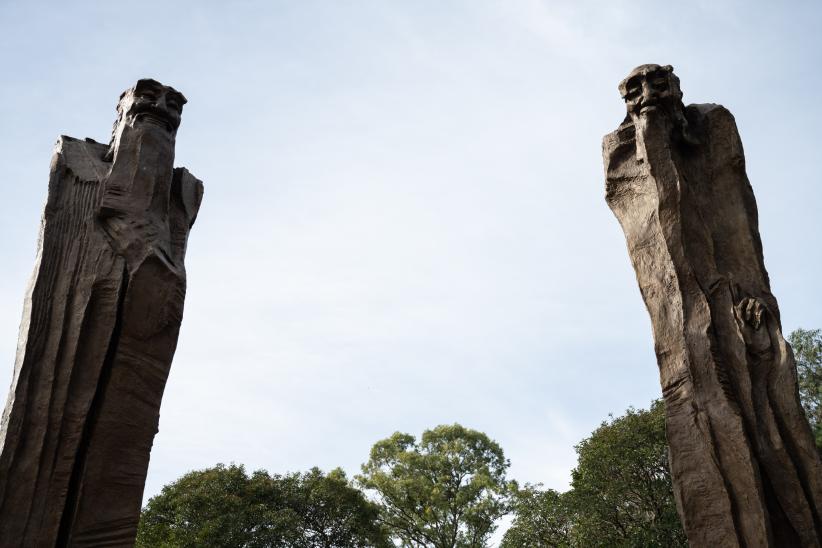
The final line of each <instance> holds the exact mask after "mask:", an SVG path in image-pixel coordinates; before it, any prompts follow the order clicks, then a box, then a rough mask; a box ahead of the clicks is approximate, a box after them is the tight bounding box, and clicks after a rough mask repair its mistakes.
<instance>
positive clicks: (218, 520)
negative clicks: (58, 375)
mask: <svg viewBox="0 0 822 548" xmlns="http://www.w3.org/2000/svg"><path fill="white" fill-rule="evenodd" d="M377 518H378V509H377V507H376V506H375V505H374V504H372V503H370V502H368V501H367V500H366V499H365V497H364V496H363V495H362V493H360V492H359V491H358V490H357V489H355V488H353V487H351V486H350V485H349V482H348V480H347V478H346V477H345V473H344V472H343V471H342V470H333V471H332V472H330V473H329V474H328V475H325V474H323V473H322V472H321V471H320V470H318V469H317V468H312V469H311V470H310V471H308V472H306V473H303V474H300V473H294V474H286V475H284V476H280V475H274V476H269V474H268V473H267V472H266V471H264V470H258V471H256V472H254V473H253V474H252V475H251V476H248V475H247V474H246V472H245V469H244V468H243V467H242V466H236V465H233V464H232V465H230V466H225V465H222V464H218V465H217V466H215V467H214V468H208V469H206V470H199V471H195V472H190V473H188V474H186V475H184V476H183V477H181V478H180V479H178V480H177V481H175V482H174V483H172V484H170V485H167V486H165V487H164V488H163V490H162V492H161V493H160V494H159V495H157V496H156V497H153V498H152V499H151V500H150V501H149V503H148V505H146V507H145V508H144V509H143V513H142V516H141V520H140V526H139V529H138V534H137V544H136V546H137V547H138V548H149V547H151V548H171V547H174V548H188V547H191V548H194V547H202V546H209V547H215V548H241V547H242V548H263V547H265V548H352V547H360V548H365V547H374V548H387V547H389V546H391V545H390V544H389V542H388V538H387V536H386V534H385V532H384V530H383V529H382V527H381V526H380V525H379V523H378V519H377Z"/></svg>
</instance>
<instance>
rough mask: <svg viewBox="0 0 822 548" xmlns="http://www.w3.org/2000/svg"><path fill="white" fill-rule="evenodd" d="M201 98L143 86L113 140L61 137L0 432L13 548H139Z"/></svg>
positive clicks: (174, 331)
mask: <svg viewBox="0 0 822 548" xmlns="http://www.w3.org/2000/svg"><path fill="white" fill-rule="evenodd" d="M185 102H186V100H185V98H184V97H183V95H182V94H181V93H179V92H178V91H176V90H174V89H173V88H170V87H167V86H163V85H162V84H160V83H159V82H156V81H154V80H140V81H138V82H137V85H136V86H134V87H133V88H131V89H129V90H127V91H126V92H124V93H123V94H122V95H121V97H120V102H119V104H118V106H117V111H118V114H119V116H118V120H117V122H116V124H115V126H114V132H113V135H112V139H111V143H110V145H108V146H107V145H104V144H100V143H97V142H95V141H93V140H91V139H86V140H85V141H80V140H77V139H73V138H71V137H65V136H63V137H60V139H59V141H58V142H57V145H56V150H55V153H54V157H53V158H52V162H51V175H50V179H49V190H48V200H47V202H46V207H45V212H44V214H43V222H42V227H41V234H40V242H39V249H38V253H37V263H36V266H35V270H34V275H33V277H32V280H31V284H30V287H29V290H28V294H27V296H26V300H25V307H24V313H23V321H22V324H21V327H20V339H19V342H18V350H17V359H16V362H15V368H14V379H13V381H12V387H11V393H10V395H9V399H8V402H7V404H6V408H5V411H4V413H3V419H2V427H1V428H0V546H3V547H11V546H131V545H132V544H133V543H134V538H135V535H136V530H137V522H138V520H139V517H140V506H141V503H142V496H143V488H144V483H145V478H146V472H147V470H148V461H149V453H150V451H151V445H152V442H153V439H154V435H155V434H156V432H157V426H158V421H159V411H160V400H161V398H162V395H163V389H164V387H165V384H166V379H167V378H168V373H169V368H170V366H171V360H172V357H173V355H174V350H175V347H176V344H177V335H178V333H179V329H180V322H181V321H182V315H183V300H184V297H185V286H186V273H185V267H184V264H183V259H184V256H185V250H186V241H187V238H188V233H189V229H190V228H191V225H192V224H193V223H194V219H195V217H196V216H197V211H198V209H199V206H200V201H201V199H202V194H203V185H202V182H200V181H199V180H197V179H196V178H194V177H193V176H192V175H191V174H190V173H189V172H188V171H186V169H185V168H174V167H173V166H174V142H175V137H176V133H177V128H178V126H179V125H180V116H181V114H182V110H183V104H185Z"/></svg>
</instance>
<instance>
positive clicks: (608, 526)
mask: <svg viewBox="0 0 822 548" xmlns="http://www.w3.org/2000/svg"><path fill="white" fill-rule="evenodd" d="M576 450H577V454H578V456H579V458H578V462H577V467H576V468H575V469H574V471H573V472H572V481H571V486H572V488H573V498H574V501H575V502H574V504H575V507H576V508H577V510H578V513H577V524H576V527H575V537H576V539H577V542H578V543H580V544H581V545H585V546H593V545H609V546H686V540H685V534H684V532H683V530H682V526H681V524H680V522H679V517H678V515H677V512H676V504H675V502H674V496H673V487H672V484H671V476H670V472H669V468H668V446H667V444H666V440H665V407H664V404H663V403H662V401H660V400H657V401H655V402H654V403H653V404H652V405H651V409H650V410H647V411H646V410H639V411H637V410H635V409H628V411H627V412H626V413H625V415H623V416H622V417H619V418H616V419H612V420H611V421H610V422H603V423H602V425H601V426H600V427H599V428H598V429H596V430H595V431H594V432H593V433H592V434H591V437H590V438H588V439H585V440H583V441H582V442H580V444H579V445H577V446H576Z"/></svg>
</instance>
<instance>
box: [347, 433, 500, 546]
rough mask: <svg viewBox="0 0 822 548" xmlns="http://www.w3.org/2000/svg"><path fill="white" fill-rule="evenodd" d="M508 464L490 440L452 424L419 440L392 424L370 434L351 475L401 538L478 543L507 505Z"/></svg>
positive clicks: (410, 542) (404, 541) (416, 542)
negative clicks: (374, 438) (390, 430)
mask: <svg viewBox="0 0 822 548" xmlns="http://www.w3.org/2000/svg"><path fill="white" fill-rule="evenodd" d="M508 466H509V462H508V461H507V460H506V459H505V455H504V454H503V451H502V449H501V448H500V446H499V445H497V443H496V442H494V441H493V440H491V439H490V438H489V437H488V436H486V435H485V434H483V433H482V432H477V431H475V430H470V429H468V428H464V427H462V426H460V425H458V424H454V425H449V426H438V427H436V428H434V429H433V430H426V431H425V432H424V433H423V435H422V439H421V440H420V442H419V443H417V441H416V439H415V438H414V437H413V436H411V435H409V434H402V433H399V432H397V433H395V434H394V435H393V436H391V437H390V438H387V439H384V440H382V441H379V442H377V443H376V444H375V445H374V447H373V448H372V449H371V456H370V459H369V460H368V462H367V463H366V464H364V465H363V466H362V471H363V473H362V475H360V476H357V481H358V482H359V484H360V485H361V486H362V487H364V488H365V489H368V490H371V491H372V492H374V493H375V494H376V496H377V499H378V500H379V503H380V505H381V508H382V510H381V516H382V520H383V522H384V523H385V525H386V526H387V527H388V528H389V529H390V531H391V533H392V536H393V537H394V539H395V540H396V541H398V542H399V543H400V545H401V546H403V547H406V548H418V547H424V548H482V547H484V546H486V543H487V541H488V537H489V536H490V535H491V534H492V533H493V531H494V529H495V522H496V520H497V519H498V518H500V517H502V516H503V515H504V514H505V513H506V512H507V510H508V498H509V489H510V487H509V484H508V483H507V482H506V477H505V475H506V472H507V470H508Z"/></svg>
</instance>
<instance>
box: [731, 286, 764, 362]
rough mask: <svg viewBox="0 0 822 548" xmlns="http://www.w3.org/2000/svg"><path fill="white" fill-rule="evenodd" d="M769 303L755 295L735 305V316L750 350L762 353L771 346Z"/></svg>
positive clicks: (753, 352)
mask: <svg viewBox="0 0 822 548" xmlns="http://www.w3.org/2000/svg"><path fill="white" fill-rule="evenodd" d="M769 315H770V310H768V307H767V305H766V304H765V303H764V302H762V301H761V300H759V299H757V298H755V297H745V298H744V299H742V300H741V301H740V302H739V304H737V305H736V306H735V307H734V316H735V317H736V323H737V325H738V326H739V331H740V332H741V333H742V338H743V339H744V340H745V345H746V346H747V347H748V351H749V352H750V353H752V354H762V353H765V352H767V351H768V350H769V349H770V348H771V335H770V332H769V330H768V316H769Z"/></svg>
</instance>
